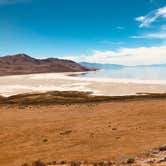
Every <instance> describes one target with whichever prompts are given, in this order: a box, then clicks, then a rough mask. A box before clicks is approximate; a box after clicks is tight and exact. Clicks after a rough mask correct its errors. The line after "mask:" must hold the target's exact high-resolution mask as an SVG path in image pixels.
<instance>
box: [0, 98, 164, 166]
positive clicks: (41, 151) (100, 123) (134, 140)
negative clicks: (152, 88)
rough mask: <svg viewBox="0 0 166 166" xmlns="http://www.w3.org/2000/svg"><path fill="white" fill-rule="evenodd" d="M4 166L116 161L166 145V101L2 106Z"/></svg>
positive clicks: (0, 136)
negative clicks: (34, 163) (38, 161)
mask: <svg viewBox="0 0 166 166" xmlns="http://www.w3.org/2000/svg"><path fill="white" fill-rule="evenodd" d="M0 129H1V130H0V165H2V166H21V164H23V163H32V162H33V161H36V160H38V159H40V160H42V161H44V162H50V161H57V162H60V161H92V162H94V161H116V162H122V161H126V160H128V159H129V158H136V157H139V156H141V155H142V154H143V153H144V152H147V151H149V150H152V149H154V148H158V147H159V146H161V145H164V144H166V99H164V98H163V99H148V100H146V99H139V100H137V99H135V100H133V101H132V100H131V101H130V100H129V101H107V102H94V103H80V104H79V103H78V104H61V105H60V104H51V105H10V104H8V105H1V106H0Z"/></svg>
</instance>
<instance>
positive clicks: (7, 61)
mask: <svg viewBox="0 0 166 166" xmlns="http://www.w3.org/2000/svg"><path fill="white" fill-rule="evenodd" d="M89 70H90V69H89V68H88V67H83V66H82V65H80V64H78V63H76V62H74V61H70V60H63V59H56V58H47V59H35V58H32V57H30V56H28V55H26V54H16V55H13V56H4V57H0V76H4V75H16V74H32V73H54V72H81V71H89Z"/></svg>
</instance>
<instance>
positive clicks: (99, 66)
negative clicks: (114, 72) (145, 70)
mask: <svg viewBox="0 0 166 166" xmlns="http://www.w3.org/2000/svg"><path fill="white" fill-rule="evenodd" d="M80 65H82V66H85V67H88V68H94V69H120V68H134V67H166V63H163V64H150V65H135V66H127V65H119V64H104V63H89V62H80Z"/></svg>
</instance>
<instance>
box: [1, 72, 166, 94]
mask: <svg viewBox="0 0 166 166" xmlns="http://www.w3.org/2000/svg"><path fill="white" fill-rule="evenodd" d="M73 74H75V73H49V74H30V75H17V76H4V77H0V95H3V96H11V95H15V94H21V93H31V92H46V91H57V90H58V91H64V90H65V91H71V90H72V91H73V90H75V91H91V92H93V94H94V95H106V96H119V95H122V96H123V95H134V94H137V93H166V81H155V80H153V81H152V80H144V81H141V80H130V79H103V78H102V79H99V78H81V77H79V76H78V77H74V76H69V75H73Z"/></svg>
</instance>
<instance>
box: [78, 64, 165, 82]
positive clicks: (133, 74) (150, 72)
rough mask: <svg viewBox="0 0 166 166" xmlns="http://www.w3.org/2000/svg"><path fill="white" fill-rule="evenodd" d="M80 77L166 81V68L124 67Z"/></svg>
mask: <svg viewBox="0 0 166 166" xmlns="http://www.w3.org/2000/svg"><path fill="white" fill-rule="evenodd" d="M79 76H80V77H90V78H114V79H115V78H116V79H138V80H166V67H124V68H117V69H103V70H98V71H95V72H89V73H87V74H82V75H79Z"/></svg>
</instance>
